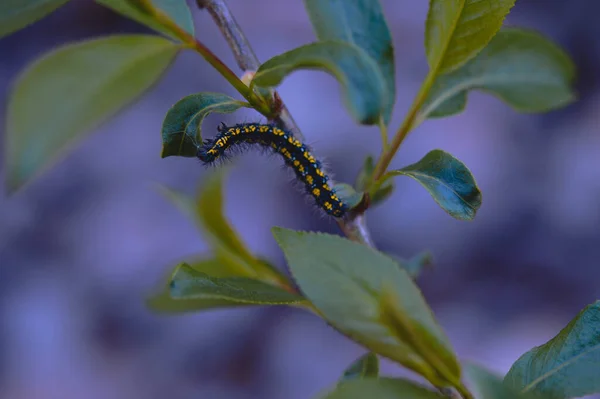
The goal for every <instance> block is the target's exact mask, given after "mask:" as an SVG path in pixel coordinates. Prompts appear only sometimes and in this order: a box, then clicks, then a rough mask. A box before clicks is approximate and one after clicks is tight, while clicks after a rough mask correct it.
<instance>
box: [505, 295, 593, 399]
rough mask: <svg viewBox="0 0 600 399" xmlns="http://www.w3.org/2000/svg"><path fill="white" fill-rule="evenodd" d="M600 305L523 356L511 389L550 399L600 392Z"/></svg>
mask: <svg viewBox="0 0 600 399" xmlns="http://www.w3.org/2000/svg"><path fill="white" fill-rule="evenodd" d="M599 331H600V301H597V302H595V303H593V304H591V305H589V306H587V307H586V308H585V309H583V310H582V311H581V312H580V313H579V314H578V315H577V317H575V318H574V319H573V320H572V321H571V322H570V323H569V324H568V325H567V326H566V327H565V328H564V329H563V330H562V331H561V332H560V333H558V335H557V336H556V337H554V338H552V339H551V340H550V341H548V342H547V343H545V344H544V345H541V346H538V347H535V348H533V349H532V350H530V351H529V352H527V353H525V354H524V355H523V356H521V357H520V358H519V359H518V360H517V361H516V362H515V364H513V366H512V367H511V368H510V370H509V372H508V374H507V375H506V377H505V378H504V383H505V384H506V385H507V386H510V387H513V388H515V389H519V390H521V391H523V392H532V393H538V394H545V395H546V396H547V397H548V398H550V399H563V398H574V397H580V396H586V395H591V394H593V393H597V392H600V333H599Z"/></svg>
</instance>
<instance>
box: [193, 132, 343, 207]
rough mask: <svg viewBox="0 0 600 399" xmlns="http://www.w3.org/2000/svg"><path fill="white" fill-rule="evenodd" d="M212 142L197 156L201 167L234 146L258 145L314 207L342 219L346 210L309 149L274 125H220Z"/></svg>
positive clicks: (200, 149)
mask: <svg viewBox="0 0 600 399" xmlns="http://www.w3.org/2000/svg"><path fill="white" fill-rule="evenodd" d="M218 130H219V134H217V136H215V138H213V139H210V140H205V141H204V143H203V144H202V146H200V147H199V149H198V153H197V156H198V158H199V159H200V160H201V161H202V162H204V163H205V164H212V163H214V162H215V161H217V160H218V159H219V158H221V157H223V156H224V155H225V154H226V151H227V150H228V149H229V148H231V147H233V146H236V145H246V144H258V145H260V146H262V147H265V148H268V149H271V150H272V151H273V152H275V153H277V154H280V155H281V156H282V157H283V159H284V161H285V163H286V165H287V166H289V167H290V168H292V169H293V171H294V173H295V175H296V177H297V178H298V180H300V181H301V182H302V183H303V184H304V187H305V188H306V191H307V192H308V194H309V195H311V196H312V197H313V198H314V200H315V202H316V204H317V206H319V208H321V209H323V210H324V211H325V212H326V213H327V214H329V215H331V216H334V217H342V216H343V215H344V214H345V213H346V211H347V210H348V207H347V205H346V204H344V202H342V200H341V199H340V198H339V197H338V196H337V195H336V194H335V191H334V190H333V188H332V187H331V186H330V185H329V184H328V181H329V177H328V176H327V174H326V173H325V171H324V170H323V166H322V164H321V162H319V161H318V160H317V159H316V158H315V157H314V156H313V155H312V153H311V151H310V148H309V147H308V146H306V145H305V144H303V143H302V142H301V141H300V140H298V139H297V138H295V137H294V135H293V134H292V133H291V132H288V131H285V130H282V129H280V128H278V127H276V126H274V125H265V124H259V123H243V124H237V125H235V126H230V127H228V126H226V125H224V124H222V125H221V126H220V127H219V129H218Z"/></svg>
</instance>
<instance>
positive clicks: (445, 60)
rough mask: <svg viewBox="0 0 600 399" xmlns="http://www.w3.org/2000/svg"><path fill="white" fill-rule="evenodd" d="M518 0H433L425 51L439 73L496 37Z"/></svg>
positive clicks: (450, 67)
mask: <svg viewBox="0 0 600 399" xmlns="http://www.w3.org/2000/svg"><path fill="white" fill-rule="evenodd" d="M514 4H515V0H430V2H429V13H428V15H427V23H426V25H425V51H426V53H427V60H428V61H429V67H430V68H431V70H432V71H434V73H435V74H442V73H448V72H450V71H452V70H454V69H456V68H458V67H460V66H461V65H463V64H464V63H465V62H467V61H468V60H469V59H471V58H473V57H474V56H475V55H477V53H479V51H481V50H482V49H483V48H484V47H485V46H486V44H488V43H489V41H490V40H491V39H492V37H494V35H495V34H496V32H498V30H499V29H500V27H501V26H502V23H503V22H504V18H505V17H506V15H507V14H508V12H509V11H510V9H511V8H512V7H513V5H514Z"/></svg>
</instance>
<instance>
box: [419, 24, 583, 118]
mask: <svg viewBox="0 0 600 399" xmlns="http://www.w3.org/2000/svg"><path fill="white" fill-rule="evenodd" d="M574 77H575V67H574V65H573V62H572V61H571V59H570V58H569V56H568V55H567V54H566V53H565V52H564V51H563V50H562V49H561V48H560V47H558V46H557V45H555V44H554V43H552V42H551V41H549V40H547V39H546V38H544V37H543V36H541V35H539V34H537V33H535V32H532V31H526V30H522V29H514V28H511V29H503V30H501V31H500V32H498V34H497V35H496V36H495V37H494V38H493V39H492V41H491V42H490V44H489V45H488V46H487V47H486V48H485V49H483V50H482V51H481V53H479V54H478V55H477V56H476V57H475V58H474V59H472V60H471V61H469V62H468V63H467V64H465V65H464V66H462V67H461V68H460V69H458V70H456V71H454V72H452V73H450V74H447V75H442V76H440V77H438V79H437V80H436V82H435V84H434V86H433V87H432V89H431V91H430V93H429V97H428V99H427V101H426V103H425V105H424V106H423V108H422V111H421V118H423V119H424V118H426V117H440V116H447V115H452V114H456V113H459V112H461V111H462V110H463V109H464V108H465V105H466V102H467V93H468V91H469V90H476V89H478V90H483V91H486V92H488V93H490V94H493V95H495V96H498V97H499V98H501V99H502V100H504V101H506V102H507V103H508V104H509V105H511V106H512V107H514V108H515V109H516V110H517V111H521V112H545V111H549V110H552V109H555V108H559V107H562V106H564V105H567V104H569V103H571V102H572V101H573V100H574V99H575V94H574V92H573V88H572V83H573V79H574Z"/></svg>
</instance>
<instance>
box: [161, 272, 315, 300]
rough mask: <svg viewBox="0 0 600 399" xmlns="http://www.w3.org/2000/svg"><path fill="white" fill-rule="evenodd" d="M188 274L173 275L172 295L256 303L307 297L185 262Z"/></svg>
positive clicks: (175, 297)
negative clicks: (214, 274)
mask: <svg viewBox="0 0 600 399" xmlns="http://www.w3.org/2000/svg"><path fill="white" fill-rule="evenodd" d="M182 269H183V271H184V272H185V275H184V276H182V275H174V276H173V278H172V279H171V290H170V294H171V298H173V299H175V300H187V299H219V300H225V301H229V302H233V303H248V304H254V305H283V304H295V303H300V302H302V301H303V300H304V298H302V297H301V296H298V295H296V294H292V293H290V292H287V291H284V290H283V289H281V288H279V287H276V286H274V285H271V284H267V283H265V282H262V281H260V280H256V279H251V278H247V277H225V278H216V277H211V276H209V275H208V274H205V273H202V272H199V271H196V270H194V269H192V268H191V267H190V266H189V265H186V264H183V265H182V266H181V269H180V270H182Z"/></svg>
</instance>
